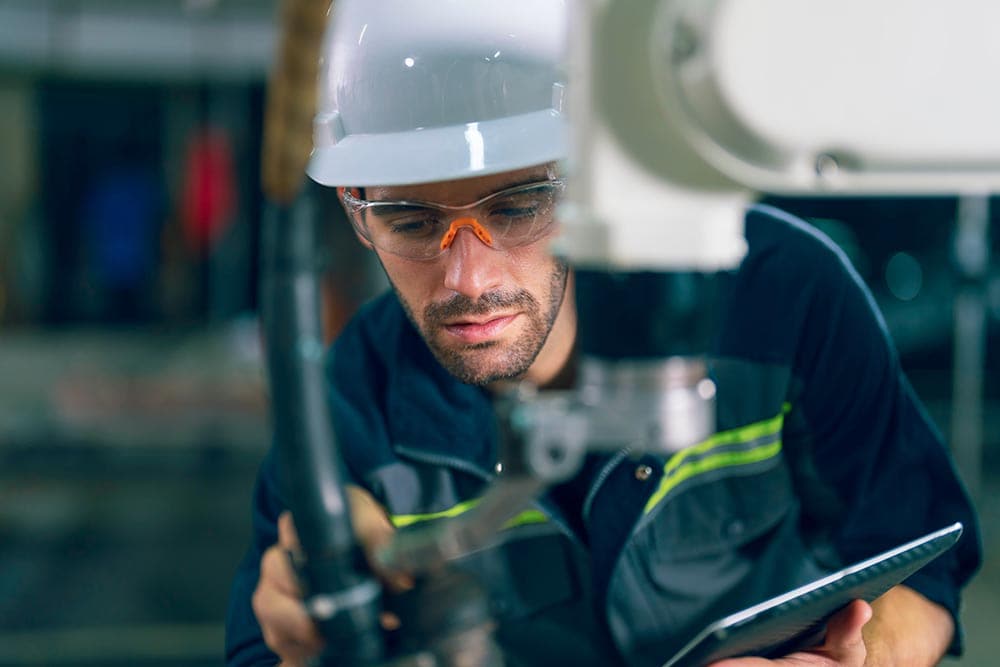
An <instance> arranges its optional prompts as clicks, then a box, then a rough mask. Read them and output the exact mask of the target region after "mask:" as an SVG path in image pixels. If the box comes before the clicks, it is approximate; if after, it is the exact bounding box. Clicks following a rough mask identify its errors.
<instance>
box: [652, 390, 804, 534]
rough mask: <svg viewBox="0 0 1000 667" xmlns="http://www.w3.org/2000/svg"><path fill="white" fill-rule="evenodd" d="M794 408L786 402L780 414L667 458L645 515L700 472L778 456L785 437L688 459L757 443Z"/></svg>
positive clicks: (778, 429) (779, 428) (717, 436)
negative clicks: (725, 450) (717, 450)
mask: <svg viewBox="0 0 1000 667" xmlns="http://www.w3.org/2000/svg"><path fill="white" fill-rule="evenodd" d="M790 409H791V406H790V405H789V404H788V403H785V404H784V405H783V406H782V411H781V414H779V415H775V416H774V417H771V418H770V419H766V420H764V421H760V422H755V423H753V424H748V425H747V426H742V427H740V428H734V429H731V430H729V431H723V432H721V433H716V434H715V435H713V436H712V437H710V438H708V439H707V440H705V441H703V442H700V443H698V444H697V445H693V446H691V447H688V448H687V449H684V450H681V451H680V452H677V454H675V455H674V456H673V457H671V459H670V460H669V461H667V463H666V465H664V466H663V477H662V478H661V479H660V484H659V486H658V487H657V489H656V491H654V492H653V495H651V496H650V497H649V500H648V501H646V507H645V508H644V509H643V514H648V513H649V512H650V511H651V510H652V509H653V508H654V507H656V505H657V504H658V503H659V502H660V501H661V500H663V499H664V498H665V497H666V496H667V494H668V493H670V492H671V491H672V490H673V489H675V488H676V487H677V485H679V484H680V483H681V482H684V481H686V480H688V479H691V478H692V477H694V476H696V475H700V474H702V473H706V472H711V471H712V470H718V469H720V468H727V467H730V466H738V465H747V464H750V463H757V462H759V461H765V460H767V459H769V458H771V457H774V456H777V455H778V453H779V452H781V440H777V441H775V442H771V443H768V444H766V445H761V446H759V447H754V448H753V449H749V450H744V451H733V452H722V453H719V454H710V455H708V456H705V457H703V458H699V459H698V460H696V461H688V459H690V458H691V457H692V456H696V455H698V454H705V453H706V452H709V451H711V450H712V449H714V448H716V447H721V446H723V445H731V444H736V443H741V442H743V443H746V442H753V441H754V440H757V439H759V438H765V437H768V436H772V435H774V434H776V433H778V432H780V431H781V427H782V425H783V424H784V421H785V414H787V413H788V411H789V410H790Z"/></svg>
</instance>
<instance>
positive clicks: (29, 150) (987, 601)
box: [0, 0, 1000, 667]
mask: <svg viewBox="0 0 1000 667" xmlns="http://www.w3.org/2000/svg"><path fill="white" fill-rule="evenodd" d="M275 5H276V0H0V147H2V150H0V666H14V665H17V666H20V665H59V666H64V665H65V666H70V665H79V666H83V665H86V666H95V667H96V666H98V665H102V666H103V665H135V666H139V667H142V666H146V665H149V666H152V665H175V666H178V667H196V666H198V667H200V666H202V665H205V666H207V665H219V664H221V651H222V620H223V615H224V610H225V604H226V596H227V590H228V585H229V581H230V577H231V575H232V573H233V570H234V568H235V566H236V564H237V562H238V560H239V558H240V557H241V555H242V551H243V548H244V546H245V541H246V539H247V537H248V534H249V525H248V524H249V510H248V507H249V497H250V492H251V487H252V482H253V476H254V473H255V469H256V466H257V463H258V461H259V460H260V458H261V456H262V455H263V453H264V451H265V449H266V448H267V446H268V444H269V439H270V433H269V423H268V409H267V397H266V387H265V383H264V377H263V372H262V368H261V350H260V344H259V332H258V328H257V320H256V283H257V275H256V258H257V243H258V241H257V233H258V217H259V210H260V201H261V196H260V193H259V188H258V168H259V152H260V137H261V116H262V106H263V99H264V86H265V79H266V75H267V70H268V67H269V65H270V60H271V55H272V50H273V46H274V42H275V29H274V15H275V9H276V6H275ZM767 199H768V200H769V201H771V202H773V203H776V204H778V205H780V206H783V207H784V208H786V209H789V210H791V211H793V212H797V213H800V214H801V215H803V216H805V217H807V218H808V219H810V220H811V221H812V222H813V223H814V224H816V225H817V226H818V227H820V228H821V229H823V230H824V231H825V232H826V233H828V234H829V235H830V236H831V237H833V238H834V240H836V241H837V242H838V243H839V244H840V245H841V247H842V248H844V250H845V251H846V252H847V254H848V255H849V256H850V257H851V259H852V260H853V262H854V264H855V266H856V267H857V269H858V271H859V272H860V274H861V275H862V277H863V278H864V279H865V280H866V281H867V282H868V284H869V286H870V287H871V289H872V291H873V294H874V296H875V298H876V300H877V301H878V303H879V306H880V307H881V309H882V311H883V313H884V315H885V317H886V321H887V323H888V326H889V328H890V330H891V332H892V334H893V336H894V338H895V340H896V343H897V345H898V347H899V350H900V355H901V358H902V361H903V364H904V367H905V368H906V370H907V372H908V374H909V377H910V378H911V380H912V381H913V383H914V385H915V387H916V389H917V392H918V393H919V394H920V395H921V397H922V398H923V399H924V401H925V402H926V405H927V407H928V409H929V411H930V413H931V415H932V417H933V419H934V420H935V421H936V423H937V424H938V426H939V427H940V429H941V430H942V432H943V433H944V434H945V435H946V437H947V438H948V439H949V441H950V443H951V447H952V450H953V453H954V455H955V457H956V459H957V460H958V462H959V463H960V468H961V471H962V474H963V476H964V477H965V480H966V482H967V484H968V485H969V487H970V489H971V490H972V492H973V493H974V494H975V498H976V500H977V503H978V505H979V508H980V511H981V514H982V520H983V528H984V534H985V539H986V544H987V552H986V553H987V562H986V564H985V566H984V569H983V571H982V573H981V574H980V575H979V577H978V578H977V579H976V580H975V581H974V583H973V584H972V586H971V587H970V589H969V591H968V594H967V606H966V611H965V621H966V624H967V630H968V638H967V644H968V651H967V653H968V655H967V657H966V658H965V659H964V661H963V664H970V665H983V666H989V665H994V664H996V658H995V656H996V655H997V653H998V650H1000V639H998V637H997V634H996V632H995V629H994V628H993V625H994V621H995V619H998V618H1000V550H998V542H1000V534H998V528H997V527H998V526H1000V523H998V522H997V521H996V517H997V515H998V514H1000V493H998V491H1000V373H997V369H1000V348H998V343H1000V262H996V261H994V262H992V263H991V262H990V257H991V254H992V255H993V256H996V254H997V246H998V239H1000V200H998V199H995V198H994V199H992V200H991V199H987V198H984V197H976V196H970V197H968V198H963V199H952V198H934V199H864V200H862V199H857V200H838V201H830V200H821V199H816V200H788V199H781V198H778V197H768V198H767ZM327 210H328V211H329V217H330V220H331V224H330V225H329V233H330V242H329V248H330V253H329V256H330V263H329V267H330V268H329V271H328V280H327V281H326V282H327V285H328V290H327V298H326V303H325V305H324V312H325V313H326V315H327V329H328V333H329V335H331V336H332V335H334V334H335V332H336V331H337V329H338V327H339V326H340V324H341V323H342V322H343V321H344V318H346V317H347V316H348V315H349V314H350V312H352V310H353V309H354V308H355V307H356V306H357V304H358V303H359V302H361V301H362V300H363V299H365V298H366V297H367V296H369V295H371V294H372V293H374V292H375V291H376V290H378V289H380V287H381V282H380V278H379V274H378V269H377V267H376V266H372V264H371V261H370V259H369V258H368V257H367V256H366V254H365V253H361V252H357V248H356V245H355V244H354V242H353V239H352V235H351V234H350V233H349V232H348V227H347V225H346V224H338V222H342V221H340V220H338V214H337V211H336V207H335V206H332V205H331V206H328V207H327Z"/></svg>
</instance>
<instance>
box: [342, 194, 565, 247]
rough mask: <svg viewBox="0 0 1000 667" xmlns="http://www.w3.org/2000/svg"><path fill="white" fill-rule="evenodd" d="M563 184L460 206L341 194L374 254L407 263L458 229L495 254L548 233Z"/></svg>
mask: <svg viewBox="0 0 1000 667" xmlns="http://www.w3.org/2000/svg"><path fill="white" fill-rule="evenodd" d="M563 188H564V185H563V181H562V180H560V179H547V180H544V181H538V182H535V183H527V184H525V185H518V186H515V187H513V188H507V189H506V190H500V191H499V192H494V193H493V194H491V195H488V196H486V197H483V198H482V199H480V200H479V201H475V202H472V203H471V204H466V205H464V206H448V205H445V204H434V203H431V202H422V201H406V200H399V201H367V200H364V199H359V198H358V197H357V195H356V194H355V192H356V191H351V190H348V189H345V190H343V200H344V204H345V207H346V208H347V211H348V213H349V214H350V218H351V222H352V224H353V225H354V228H355V229H356V230H357V231H358V233H359V234H360V235H361V236H362V237H363V238H365V239H366V240H367V241H369V242H370V243H371V244H372V245H373V246H375V247H376V248H378V249H379V250H384V251H385V252H389V253H392V254H394V255H399V256H401V257H406V258H409V259H434V258H435V257H437V256H439V255H441V254H442V253H443V252H444V251H445V250H447V249H448V247H449V246H451V244H452V243H453V242H454V240H455V237H456V236H457V235H458V233H459V232H460V231H461V230H462V228H463V227H469V228H470V231H472V232H473V233H474V234H475V235H476V236H477V237H478V238H479V240H480V241H482V242H483V243H485V244H486V245H488V246H489V247H491V248H493V249H495V250H510V249H512V248H517V247H519V246H524V245H528V244H529V243H534V242H535V241H537V240H539V239H541V238H542V237H543V236H545V235H546V234H548V233H549V232H550V231H551V230H552V228H553V227H554V224H555V215H554V213H555V207H556V204H557V203H558V201H559V197H560V195H561V194H562V192H563Z"/></svg>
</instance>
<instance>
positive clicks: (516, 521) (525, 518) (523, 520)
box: [503, 510, 549, 530]
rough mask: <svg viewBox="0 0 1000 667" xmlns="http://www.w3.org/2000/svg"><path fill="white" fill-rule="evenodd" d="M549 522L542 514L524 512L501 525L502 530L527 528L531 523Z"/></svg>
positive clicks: (529, 511)
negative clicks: (519, 527)
mask: <svg viewBox="0 0 1000 667" xmlns="http://www.w3.org/2000/svg"><path fill="white" fill-rule="evenodd" d="M548 520H549V517H547V516H545V514H544V513H543V512H539V511H538V510H524V511H523V512H521V513H520V514H518V515H517V516H516V517H514V518H513V519H511V520H510V521H508V522H507V523H505V524H504V525H503V527H504V529H505V530H506V529H507V528H516V527H517V526H527V525H528V524H532V523H545V522H546V521H548Z"/></svg>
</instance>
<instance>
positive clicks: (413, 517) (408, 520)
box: [389, 498, 479, 528]
mask: <svg viewBox="0 0 1000 667" xmlns="http://www.w3.org/2000/svg"><path fill="white" fill-rule="evenodd" d="M478 504H479V499H478V498H474V499H472V500H467V501H465V502H464V503H459V504H457V505H455V506H453V507H449V508H448V509H446V510H441V511H440V512H430V513H428V514H394V515H392V516H390V517H389V519H390V520H391V521H392V525H394V526H395V527H396V528H403V527H404V526H410V525H413V524H415V523H420V522H421V521H433V520H434V519H445V518H447V517H451V516H458V515H459V514H465V513H466V512H468V511H469V510H471V509H472V508H473V507H475V506H476V505H478Z"/></svg>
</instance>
